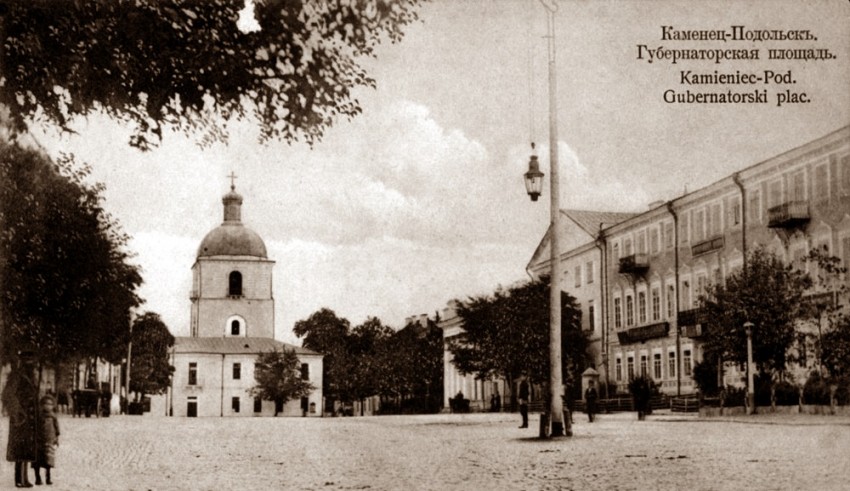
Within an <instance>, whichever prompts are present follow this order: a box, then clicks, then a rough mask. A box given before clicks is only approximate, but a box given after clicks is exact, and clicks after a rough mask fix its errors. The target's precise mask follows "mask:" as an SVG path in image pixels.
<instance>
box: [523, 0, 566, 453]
mask: <svg viewBox="0 0 850 491" xmlns="http://www.w3.org/2000/svg"><path fill="white" fill-rule="evenodd" d="M540 3H542V4H543V6H544V7H546V10H547V12H548V38H549V165H550V169H551V170H550V173H551V176H550V177H549V186H550V192H549V194H550V196H549V199H550V210H549V211H550V216H551V227H550V228H551V231H552V232H551V233H550V234H549V253H550V259H549V263H550V284H549V389H550V390H549V397H550V401H549V415H550V421H551V431H550V436H552V437H558V436H564V402H563V399H562V398H561V397H562V395H563V394H561V391H562V390H563V378H562V374H561V279H560V276H561V275H560V272H559V269H560V264H559V263H560V255H561V253H560V247H559V240H558V232H559V231H560V209H561V205H560V202H559V201H560V199H559V198H560V186H559V184H560V180H559V178H558V125H557V122H558V119H557V114H556V112H557V111H556V109H557V106H556V98H555V95H556V77H555V11H556V10H557V5H556V4H555V3H554V0H550V1H549V2H546V1H544V0H540ZM533 149H534V144H532V150H533ZM525 185H526V191H528V194H529V196H531V200H532V201H537V197H538V196H540V191H541V188H542V185H543V173H542V172H540V169H539V164H538V162H537V155H533V154H532V156H531V159H530V161H529V162H528V172H526V173H525ZM566 435H567V436H572V432H571V431H570V429H569V428H568V429H567V432H566Z"/></svg>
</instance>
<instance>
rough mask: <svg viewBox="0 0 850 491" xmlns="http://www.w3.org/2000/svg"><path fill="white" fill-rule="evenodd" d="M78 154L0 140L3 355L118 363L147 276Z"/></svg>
mask: <svg viewBox="0 0 850 491" xmlns="http://www.w3.org/2000/svg"><path fill="white" fill-rule="evenodd" d="M87 173H88V169H87V168H86V167H84V166H79V165H77V164H76V163H75V162H74V161H73V158H71V157H69V158H66V159H64V160H61V161H59V162H57V163H54V162H51V161H50V160H49V159H48V158H47V157H45V156H44V155H42V154H41V153H39V152H38V151H35V150H32V149H27V148H23V147H21V146H18V145H16V144H10V143H7V142H3V141H0V182H2V183H3V185H2V186H0V277H2V291H0V356H2V360H3V361H4V362H8V361H10V360H11V359H12V358H13V357H14V356H16V353H17V352H18V351H19V350H22V349H25V350H32V351H35V352H36V354H37V356H38V357H39V359H40V361H48V360H49V361H51V362H61V361H64V360H69V359H79V358H83V357H89V358H95V357H100V358H104V359H106V360H107V361H110V362H113V363H118V362H120V360H121V358H122V357H124V356H125V355H126V346H127V342H128V341H129V327H130V311H131V309H132V308H134V307H136V306H138V305H139V302H140V300H139V298H138V296H137V295H136V289H137V288H138V287H139V285H141V283H142V278H141V276H140V274H139V271H138V268H137V266H135V265H133V264H131V263H130V262H129V260H130V258H131V256H130V254H129V252H128V251H127V249H126V245H127V240H128V237H127V236H126V235H125V234H124V233H123V232H122V231H121V229H120V227H119V226H118V224H117V222H116V221H115V220H114V219H113V218H112V217H111V216H110V215H108V214H107V213H106V212H105V211H104V209H103V207H102V204H101V201H102V200H101V193H102V191H103V187H102V186H100V185H95V186H89V185H86V184H84V182H83V181H84V179H85V177H86V175H87Z"/></svg>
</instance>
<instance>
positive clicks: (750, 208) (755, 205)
mask: <svg viewBox="0 0 850 491" xmlns="http://www.w3.org/2000/svg"><path fill="white" fill-rule="evenodd" d="M747 195H748V196H749V201H748V202H747V218H748V219H749V220H750V222H752V223H759V222H761V196H760V195H759V192H758V190H753V191H750V192H749V193H747Z"/></svg>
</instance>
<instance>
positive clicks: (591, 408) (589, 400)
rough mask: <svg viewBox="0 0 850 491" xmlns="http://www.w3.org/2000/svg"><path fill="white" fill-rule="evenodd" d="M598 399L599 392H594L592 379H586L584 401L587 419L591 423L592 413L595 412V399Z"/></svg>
mask: <svg viewBox="0 0 850 491" xmlns="http://www.w3.org/2000/svg"><path fill="white" fill-rule="evenodd" d="M597 400H599V393H598V392H596V387H595V386H594V384H593V380H588V381H587V390H585V391H584V403H585V405H586V407H587V419H588V421H590V422H591V423H593V415H594V414H596V411H597V409H596V401H597Z"/></svg>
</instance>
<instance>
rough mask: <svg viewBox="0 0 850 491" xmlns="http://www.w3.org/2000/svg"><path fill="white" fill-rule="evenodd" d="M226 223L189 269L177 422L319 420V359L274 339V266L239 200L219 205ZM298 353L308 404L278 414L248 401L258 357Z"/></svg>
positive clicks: (178, 341) (179, 347) (173, 396)
mask: <svg viewBox="0 0 850 491" xmlns="http://www.w3.org/2000/svg"><path fill="white" fill-rule="evenodd" d="M222 203H223V205H224V222H223V223H222V224H221V225H220V226H218V227H216V228H214V229H213V230H212V231H210V232H209V233H208V234H207V235H206V237H204V239H203V241H201V244H200V246H199V247H198V253H197V259H196V261H195V264H194V265H193V266H192V291H191V293H190V300H191V302H192V303H191V319H190V334H191V335H190V336H187V337H176V338H175V345H174V347H173V349H172V354H171V364H172V366H174V369H175V371H174V375H173V377H172V384H171V389H170V391H169V394H168V401H167V404H168V407H169V410H168V412H169V414H172V415H174V416H188V417H197V416H219V417H225V416H270V415H274V414H283V415H288V416H295V415H297V416H321V414H322V402H323V401H322V356H321V355H320V354H318V353H315V352H313V351H310V350H307V349H305V348H301V347H298V346H293V345H288V344H286V343H283V342H280V341H277V340H275V339H274V309H275V306H274V297H273V295H272V270H273V268H274V261H272V260H270V259H269V258H268V256H267V253H266V246H265V243H264V242H263V240H262V238H261V237H260V236H259V235H258V234H257V233H256V232H254V231H253V230H251V229H249V228H248V227H246V226H245V225H244V224H243V223H242V211H241V208H242V196H241V195H239V194H238V193H236V191H235V189H234V187H233V186H231V191H230V192H229V193H227V194H225V195H224V198H223V199H222ZM283 349H287V350H295V352H296V354H297V355H298V358H299V362H300V373H301V376H302V378H304V379H307V380H309V381H310V382H311V384H312V385H313V386H314V387H315V388H316V389H315V390H314V391H313V392H312V393H311V394H310V395H309V396H308V397H304V398H302V399H301V400H294V401H289V402H287V403H286V404H285V405H284V406H283V407H275V404H274V403H273V402H271V401H262V400H259V399H255V398H253V397H251V396H250V395H249V389H250V388H251V387H253V386H254V384H255V382H254V364H255V362H256V360H257V357H258V356H259V354H260V353H263V352H269V351H272V350H277V351H281V350H283Z"/></svg>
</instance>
